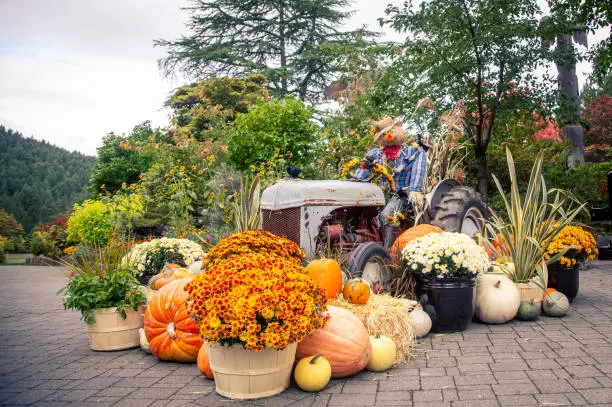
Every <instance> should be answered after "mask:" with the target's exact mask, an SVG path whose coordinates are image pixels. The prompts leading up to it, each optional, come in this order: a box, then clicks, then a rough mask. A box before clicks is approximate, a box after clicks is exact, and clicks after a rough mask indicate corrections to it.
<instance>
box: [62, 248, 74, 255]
mask: <svg viewBox="0 0 612 407" xmlns="http://www.w3.org/2000/svg"><path fill="white" fill-rule="evenodd" d="M76 249H77V247H76V246H68V247H66V248H65V249H64V250H63V251H64V254H65V255H67V256H70V255H71V254H72V253H74V252H75V251H76Z"/></svg>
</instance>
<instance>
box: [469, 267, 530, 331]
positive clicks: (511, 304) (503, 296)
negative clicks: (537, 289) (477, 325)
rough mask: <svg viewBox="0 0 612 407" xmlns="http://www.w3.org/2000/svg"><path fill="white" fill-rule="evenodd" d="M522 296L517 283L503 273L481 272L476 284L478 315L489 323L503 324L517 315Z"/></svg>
mask: <svg viewBox="0 0 612 407" xmlns="http://www.w3.org/2000/svg"><path fill="white" fill-rule="evenodd" d="M520 305H521V297H520V294H519V291H518V288H516V285H515V284H514V283H513V282H512V280H510V279H509V278H508V277H506V276H505V275H504V274H502V273H484V274H480V275H479V276H478V279H477V285H476V304H475V306H476V316H477V317H478V319H480V320H481V321H482V322H485V323H487V324H503V323H505V322H508V321H510V320H511V319H513V318H514V316H515V315H516V313H517V311H518V309H519V306H520Z"/></svg>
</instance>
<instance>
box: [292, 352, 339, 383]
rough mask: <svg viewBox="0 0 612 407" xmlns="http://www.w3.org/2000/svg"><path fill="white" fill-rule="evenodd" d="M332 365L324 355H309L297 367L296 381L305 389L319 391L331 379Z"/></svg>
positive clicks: (294, 373)
mask: <svg viewBox="0 0 612 407" xmlns="http://www.w3.org/2000/svg"><path fill="white" fill-rule="evenodd" d="M331 374H332V372H331V365H330V364H329V362H328V361H327V359H325V358H324V357H323V356H322V355H315V356H309V357H307V358H304V359H302V360H300V361H299V362H298V364H297V366H296V367H295V371H294V372H293V376H294V377H295V382H296V383H297V385H298V386H299V387H300V389H302V390H304V391H319V390H321V389H323V388H324V387H325V386H326V385H327V383H329V379H331Z"/></svg>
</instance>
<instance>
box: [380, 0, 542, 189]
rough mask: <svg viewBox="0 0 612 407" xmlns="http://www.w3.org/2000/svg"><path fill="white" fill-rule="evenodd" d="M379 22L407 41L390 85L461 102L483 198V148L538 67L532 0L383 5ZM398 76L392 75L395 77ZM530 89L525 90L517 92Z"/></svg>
mask: <svg viewBox="0 0 612 407" xmlns="http://www.w3.org/2000/svg"><path fill="white" fill-rule="evenodd" d="M386 13H387V16H388V18H387V19H385V20H382V21H381V22H382V23H383V24H389V25H391V27H393V28H394V29H396V30H397V31H401V32H403V31H406V32H407V34H408V38H407V39H406V41H405V42H404V44H403V46H402V49H401V50H398V51H397V52H398V53H399V54H400V55H399V57H398V58H397V59H396V61H395V62H394V66H393V70H395V75H396V76H395V77H396V78H397V77H401V78H402V79H403V83H399V84H396V85H395V86H396V87H398V88H400V89H404V91H406V92H409V93H412V94H413V95H415V96H417V95H418V96H419V97H422V96H431V97H433V98H434V99H435V100H437V101H438V102H440V103H442V104H445V103H446V104H452V103H456V102H457V101H459V100H464V101H465V103H466V105H467V110H466V117H465V123H464V129H465V132H466V133H467V134H468V135H469V137H470V139H471V142H472V145H473V148H474V157H475V170H476V177H477V184H478V190H479V192H480V193H481V194H482V196H483V198H484V199H486V197H487V192H488V188H487V181H488V168H487V156H486V150H487V147H488V145H489V143H490V142H491V140H492V138H493V132H494V129H495V128H496V127H497V124H498V123H497V122H498V121H501V122H503V121H504V120H505V119H507V118H508V117H510V116H511V115H513V114H514V112H515V109H516V108H517V107H519V106H522V107H523V108H525V107H526V104H527V102H528V101H529V98H526V96H527V95H533V94H535V93H536V92H537V91H538V89H537V88H536V82H535V78H534V76H533V74H532V72H533V71H534V70H535V68H536V67H537V66H538V64H539V63H540V60H541V58H540V56H541V55H540V52H541V47H540V44H539V38H538V35H537V20H536V15H537V13H538V7H537V5H536V1H535V0H518V1H513V0H487V1H484V0H477V1H467V0H437V1H433V0H429V1H423V2H422V3H421V4H420V6H419V7H418V8H416V9H415V8H411V7H410V6H409V5H408V4H405V5H404V6H403V7H402V8H400V7H396V6H392V5H390V6H388V7H387V10H386ZM398 72H399V73H398ZM528 85H529V86H530V88H531V91H530V93H529V94H528V93H526V92H525V91H524V90H525V88H526V87H527V86H528Z"/></svg>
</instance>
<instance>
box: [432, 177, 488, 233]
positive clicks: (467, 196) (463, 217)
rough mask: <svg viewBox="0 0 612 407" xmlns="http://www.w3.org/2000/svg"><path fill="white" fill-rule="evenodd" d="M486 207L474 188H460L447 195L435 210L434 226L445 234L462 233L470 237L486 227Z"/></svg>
mask: <svg viewBox="0 0 612 407" xmlns="http://www.w3.org/2000/svg"><path fill="white" fill-rule="evenodd" d="M485 213H486V210H485V206H484V204H483V202H482V199H481V198H480V194H479V193H478V192H476V191H475V190H474V189H473V188H470V187H466V186H458V187H455V188H453V189H451V190H450V191H449V192H447V193H445V194H444V195H443V196H442V199H440V202H439V203H438V204H437V205H436V207H435V208H434V219H433V221H432V222H431V224H432V225H434V226H437V227H439V228H440V229H442V230H444V231H445V232H461V233H465V234H466V235H468V236H470V237H474V233H476V232H480V231H481V230H482V227H483V225H484V220H485V219H486V217H485Z"/></svg>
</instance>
